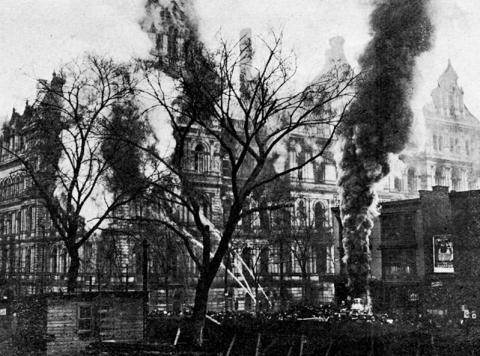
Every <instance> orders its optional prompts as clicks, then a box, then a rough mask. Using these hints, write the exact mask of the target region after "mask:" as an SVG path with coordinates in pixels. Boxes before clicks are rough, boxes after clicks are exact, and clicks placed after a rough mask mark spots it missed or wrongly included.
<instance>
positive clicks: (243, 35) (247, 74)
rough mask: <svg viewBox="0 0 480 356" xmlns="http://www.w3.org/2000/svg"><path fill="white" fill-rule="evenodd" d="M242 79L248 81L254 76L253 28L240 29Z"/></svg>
mask: <svg viewBox="0 0 480 356" xmlns="http://www.w3.org/2000/svg"><path fill="white" fill-rule="evenodd" d="M239 46H240V81H241V82H242V83H243V81H248V80H250V79H251V78H252V73H251V65H252V57H253V49H252V29H250V28H244V29H243V30H241V31H240V42H239Z"/></svg>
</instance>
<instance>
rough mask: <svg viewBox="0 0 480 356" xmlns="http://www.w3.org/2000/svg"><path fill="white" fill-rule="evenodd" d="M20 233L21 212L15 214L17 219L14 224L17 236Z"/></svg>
mask: <svg viewBox="0 0 480 356" xmlns="http://www.w3.org/2000/svg"><path fill="white" fill-rule="evenodd" d="M21 231H22V212H21V211H19V212H17V218H16V222H15V233H16V234H19V233H20V232H21Z"/></svg>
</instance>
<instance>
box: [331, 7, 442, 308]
mask: <svg viewBox="0 0 480 356" xmlns="http://www.w3.org/2000/svg"><path fill="white" fill-rule="evenodd" d="M427 5H428V0H387V1H379V2H377V5H376V8H375V10H374V11H373V13H372V15H371V19H370V25H371V29H372V34H373V39H372V40H371V42H370V43H369V44H368V46H367V49H366V51H365V53H364V54H363V56H362V57H361V58H360V65H361V67H362V72H363V73H364V76H363V78H362V81H361V82H360V84H359V86H358V91H359V92H358V97H357V99H356V101H355V102H354V103H353V104H352V107H351V109H350V111H349V114H348V116H347V118H346V120H345V121H344V123H343V126H342V135H343V137H342V139H341V140H342V141H341V142H342V143H343V147H342V149H343V152H342V158H341V162H340V164H339V168H340V169H339V172H340V179H339V185H340V193H341V207H340V211H341V216H342V222H343V247H344V250H345V257H344V261H345V263H346V268H347V275H348V280H349V287H350V291H351V295H352V296H353V297H363V298H364V299H366V300H367V301H368V303H369V305H370V297H369V287H368V277H369V274H370V261H371V255H370V247H369V235H370V232H371V229H372V227H373V217H374V216H375V215H376V214H377V204H376V201H377V199H376V192H375V183H378V182H379V181H380V180H381V179H382V178H383V177H385V176H386V175H387V174H388V173H389V171H390V167H389V164H388V157H389V155H390V154H391V153H399V152H400V151H402V150H403V149H404V148H405V145H406V143H407V141H408V139H409V135H410V129H411V125H412V119H413V113H412V110H411V109H410V99H411V96H412V87H413V74H414V67H415V59H416V57H417V56H418V55H420V54H421V53H422V52H424V51H427V50H428V49H429V47H430V38H431V34H432V32H433V29H432V24H431V22H430V18H429V16H428V9H427V7H428V6H427Z"/></svg>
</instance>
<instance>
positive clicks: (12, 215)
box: [0, 206, 36, 236]
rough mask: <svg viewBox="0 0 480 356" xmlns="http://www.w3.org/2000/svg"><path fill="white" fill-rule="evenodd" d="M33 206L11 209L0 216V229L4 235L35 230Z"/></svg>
mask: <svg viewBox="0 0 480 356" xmlns="http://www.w3.org/2000/svg"><path fill="white" fill-rule="evenodd" d="M35 221H36V219H35V208H34V207H33V206H30V207H27V208H23V209H21V210H17V211H12V212H9V213H5V214H3V216H0V231H1V232H2V234H3V235H4V236H5V235H12V234H20V233H22V232H27V233H28V232H34V231H35Z"/></svg>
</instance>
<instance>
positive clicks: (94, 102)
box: [2, 55, 145, 292]
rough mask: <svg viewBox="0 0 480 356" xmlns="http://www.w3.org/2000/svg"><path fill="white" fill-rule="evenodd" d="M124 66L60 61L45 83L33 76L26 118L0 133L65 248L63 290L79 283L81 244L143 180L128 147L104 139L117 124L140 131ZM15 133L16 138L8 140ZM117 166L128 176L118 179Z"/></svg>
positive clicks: (134, 137)
mask: <svg viewBox="0 0 480 356" xmlns="http://www.w3.org/2000/svg"><path fill="white" fill-rule="evenodd" d="M129 72H130V67H129V66H128V65H120V64H117V63H115V62H114V61H112V60H110V59H106V58H99V57H97V56H95V55H86V56H85V57H84V58H83V59H81V60H78V61H72V62H70V63H68V64H66V65H65V66H63V67H62V68H61V70H60V71H59V72H58V74H56V75H55V74H54V78H53V80H52V81H51V83H47V82H46V81H43V80H40V81H39V84H38V85H39V90H40V96H39V98H38V100H37V102H36V103H35V104H34V105H33V106H32V107H31V111H32V112H31V116H30V119H26V120H27V121H26V122H24V123H23V129H22V130H21V131H17V132H16V133H15V134H13V133H12V134H11V135H10V137H7V136H5V135H4V137H3V140H2V148H3V150H4V151H6V152H8V153H9V154H10V155H12V156H13V157H14V158H15V159H16V160H17V162H19V164H20V165H21V166H22V169H23V170H24V172H25V173H26V174H27V176H28V177H29V180H30V182H31V188H30V189H31V193H32V196H33V197H35V198H37V199H38V200H39V202H40V203H41V204H43V205H44V207H45V209H46V212H47V214H48V216H49V218H47V219H49V220H51V225H52V226H53V230H54V232H55V236H54V239H56V240H57V241H59V242H60V241H61V242H63V243H64V245H65V247H66V249H67V251H68V255H69V257H70V265H69V267H68V282H67V289H68V291H69V292H72V291H74V290H75V288H76V285H77V277H78V273H79V269H80V264H81V256H80V249H81V247H82V246H83V245H84V244H85V243H86V242H87V241H88V240H89V239H90V238H91V237H92V236H94V233H95V232H96V231H97V229H98V228H99V227H100V226H101V225H102V223H103V222H104V221H105V220H106V219H107V218H108V217H109V216H110V214H111V213H112V212H113V211H114V210H115V209H117V208H119V207H121V206H123V205H125V204H127V203H128V202H130V201H131V200H132V199H134V198H135V196H137V195H138V194H140V192H141V191H142V190H143V189H145V186H144V185H143V182H144V181H143V180H138V181H136V180H134V178H135V177H136V176H137V175H138V174H139V172H142V171H143V168H144V167H142V160H141V159H138V157H134V156H135V154H133V156H132V154H131V153H132V152H135V148H134V146H132V145H129V144H128V143H126V142H119V141H115V142H114V141H111V140H110V141H109V140H108V139H105V137H108V132H109V131H110V130H111V128H112V126H115V127H116V125H120V124H121V125H123V126H122V127H123V128H124V129H125V130H126V128H128V131H127V132H124V133H125V134H127V135H129V136H130V139H131V141H132V142H137V143H139V142H143V140H144V138H145V136H143V133H144V132H145V131H142V130H139V129H138V127H139V126H141V115H138V114H137V113H136V110H135V103H134V99H133V91H132V88H134V87H135V83H134V81H133V80H132V79H131V77H130V75H129ZM125 130H124V131H125ZM15 139H16V140H17V142H20V143H21V144H20V145H15V144H12V140H15ZM119 169H121V170H122V175H121V176H122V177H124V178H125V177H127V178H128V179H123V180H119V179H118V176H119V175H118V174H115V171H116V170H117V171H118V170H119ZM138 182H139V183H138ZM114 188H118V189H114ZM120 188H121V189H120ZM109 191H110V192H111V191H113V193H108V192H109Z"/></svg>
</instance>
